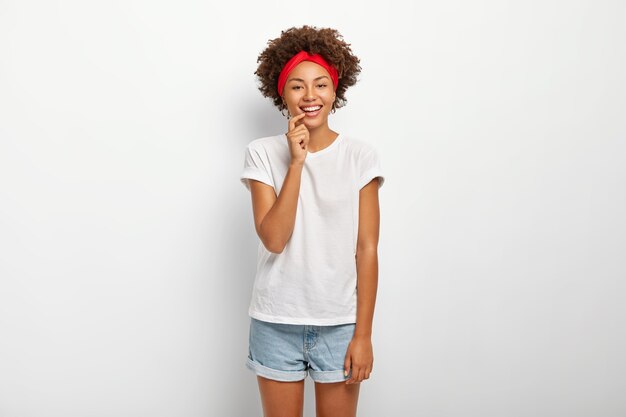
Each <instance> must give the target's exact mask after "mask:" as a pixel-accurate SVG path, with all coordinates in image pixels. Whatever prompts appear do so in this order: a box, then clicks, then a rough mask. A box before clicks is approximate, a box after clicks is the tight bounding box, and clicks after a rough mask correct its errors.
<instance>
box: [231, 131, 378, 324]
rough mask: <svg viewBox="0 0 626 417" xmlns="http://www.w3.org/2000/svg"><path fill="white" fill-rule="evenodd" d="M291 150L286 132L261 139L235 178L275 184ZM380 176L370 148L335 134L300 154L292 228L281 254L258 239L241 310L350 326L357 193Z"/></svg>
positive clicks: (260, 316) (302, 321) (261, 317)
mask: <svg viewBox="0 0 626 417" xmlns="http://www.w3.org/2000/svg"><path fill="white" fill-rule="evenodd" d="M290 161H291V155H290V152H289V144H288V143H287V136H286V134H280V135H276V136H268V137H262V138H259V139H255V140H253V141H252V142H250V143H249V144H248V146H247V147H246V150H245V161H244V169H243V173H242V174H241V178H240V179H241V182H242V183H243V184H244V185H245V186H246V188H247V189H248V190H249V189H250V185H249V184H248V181H247V179H248V178H251V179H255V180H257V181H261V182H263V183H265V184H268V185H271V186H272V187H274V190H275V192H276V195H278V194H279V193H280V190H281V187H282V185H283V181H284V179H285V176H286V175H287V170H288V167H289V163H290ZM376 177H379V178H380V180H379V187H381V186H382V184H383V182H384V180H385V178H384V176H383V174H382V170H381V165H380V159H379V156H378V152H377V151H376V149H375V148H374V147H373V146H372V145H370V144H369V143H367V142H364V141H362V140H359V139H354V138H352V137H348V136H344V135H343V134H341V133H340V134H339V136H337V138H336V139H335V140H334V141H333V142H332V143H331V144H330V145H329V146H327V147H326V148H324V149H321V150H319V151H317V152H313V153H311V152H309V153H308V154H307V155H306V159H305V162H304V167H303V168H302V176H301V180H300V195H299V196H298V205H297V210H296V218H295V224H294V229H293V233H292V235H291V237H290V239H289V241H288V242H287V244H286V246H285V248H284V250H283V251H282V253H280V254H276V253H272V252H270V251H268V250H267V249H266V248H265V246H264V245H263V243H262V242H260V241H259V248H258V262H257V272H256V277H255V280H254V287H253V291H252V299H251V301H250V307H249V310H248V314H249V315H250V317H254V318H256V319H258V320H263V321H269V322H275V323H288V324H308V325H317V326H323V325H325V326H330V325H336V324H344V323H356V306H357V304H356V299H357V289H356V287H357V271H356V259H355V256H356V245H357V235H358V226H359V190H360V189H361V188H363V186H365V185H367V184H368V183H369V182H370V181H371V180H372V179H374V178H376Z"/></svg>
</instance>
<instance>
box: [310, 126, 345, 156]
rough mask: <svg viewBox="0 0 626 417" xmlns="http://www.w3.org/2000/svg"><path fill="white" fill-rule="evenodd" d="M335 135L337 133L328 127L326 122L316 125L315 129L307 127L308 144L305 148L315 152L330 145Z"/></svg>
mask: <svg viewBox="0 0 626 417" xmlns="http://www.w3.org/2000/svg"><path fill="white" fill-rule="evenodd" d="M337 135H338V133H337V132H334V131H332V130H331V129H330V128H329V127H328V124H324V125H322V126H318V127H316V128H315V129H309V145H308V146H307V148H308V149H309V150H310V151H311V152H317V151H319V150H320V149H323V148H325V147H326V146H328V145H330V143H331V142H332V141H333V140H335V138H336V137H337Z"/></svg>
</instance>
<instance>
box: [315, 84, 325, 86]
mask: <svg viewBox="0 0 626 417" xmlns="http://www.w3.org/2000/svg"><path fill="white" fill-rule="evenodd" d="M317 86H318V87H326V84H318V85H317Z"/></svg>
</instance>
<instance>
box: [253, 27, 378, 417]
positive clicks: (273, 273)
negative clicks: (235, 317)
mask: <svg viewBox="0 0 626 417" xmlns="http://www.w3.org/2000/svg"><path fill="white" fill-rule="evenodd" d="M268 45H269V46H268V47H267V48H266V49H265V50H264V51H263V52H262V53H261V54H260V55H259V58H258V60H257V61H258V62H260V64H259V66H258V69H257V70H256V72H255V74H256V75H257V76H258V77H259V79H260V81H261V84H260V86H259V90H260V91H261V93H262V94H263V95H264V96H265V97H269V98H271V99H272V100H273V102H274V104H275V105H276V106H277V107H278V109H279V110H281V112H283V111H284V110H287V111H288V114H287V117H288V119H289V120H288V131H287V133H284V134H279V135H276V136H269V137H262V138H258V139H255V140H253V141H252V142H250V144H248V146H247V147H246V151H245V162H244V170H243V173H242V174H241V181H242V182H243V184H244V185H245V186H246V188H247V189H249V190H250V192H251V196H252V209H253V214H254V224H255V228H256V232H257V234H258V236H259V238H260V241H261V242H260V244H259V250H258V264H257V273H256V277H255V281H254V288H253V292H252V299H251V302H250V307H249V311H248V313H249V315H250V317H251V323H250V337H249V355H248V359H247V362H246V365H247V367H248V368H249V369H251V370H253V371H254V372H255V373H256V375H257V380H258V384H259V391H260V394H261V402H262V405H263V410H264V414H265V416H266V417H272V416H276V415H281V416H284V415H290V416H301V415H302V410H303V402H304V379H305V378H306V376H307V374H310V375H311V378H312V379H313V380H314V382H315V398H316V409H317V415H318V416H331V415H332V416H339V415H340V416H354V415H356V409H357V401H358V395H359V387H360V383H361V382H362V381H363V380H365V379H368V378H369V377H370V373H371V372H372V366H373V361H374V359H373V349H372V342H371V335H372V319H373V315H374V304H375V300H376V289H377V283H378V255H377V246H378V234H379V204H378V189H379V188H380V187H381V186H382V184H383V182H384V177H383V175H382V170H381V167H380V161H379V157H378V153H377V151H376V149H375V148H374V147H373V146H371V145H370V144H369V143H367V142H365V141H362V140H359V139H356V138H353V137H350V136H348V135H345V134H343V133H337V132H335V131H333V130H331V129H330V127H329V125H328V115H329V114H330V113H334V112H335V109H337V108H339V107H343V106H344V105H345V102H346V99H345V92H346V90H347V88H348V87H350V86H352V85H354V84H356V81H357V75H358V74H359V72H360V70H361V68H360V67H359V65H358V64H359V59H358V58H357V57H356V56H354V55H353V54H352V51H351V50H350V47H349V44H347V43H345V42H344V41H343V40H342V37H341V35H340V34H339V33H338V32H337V31H336V30H335V29H330V28H322V29H317V28H315V27H310V26H303V27H301V28H290V29H288V30H286V31H282V32H281V36H280V37H279V38H276V39H273V40H270V41H269V42H268ZM283 114H284V113H283ZM357 284H358V297H357Z"/></svg>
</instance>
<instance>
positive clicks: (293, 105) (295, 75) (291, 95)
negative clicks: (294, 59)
mask: <svg viewBox="0 0 626 417" xmlns="http://www.w3.org/2000/svg"><path fill="white" fill-rule="evenodd" d="M335 97H336V95H335V89H334V85H333V81H332V80H331V78H330V74H328V71H326V69H325V68H324V67H322V66H321V65H318V64H316V63H315V62H311V61H302V62H300V63H299V64H298V65H296V67H295V68H294V69H293V70H292V71H291V72H290V73H289V76H288V77H287V82H286V83H285V89H284V90H283V100H284V101H285V103H286V106H287V109H288V110H289V114H291V116H292V117H293V116H297V115H299V114H301V113H306V116H304V119H303V120H304V124H305V126H306V127H307V128H309V129H311V128H316V127H319V126H323V125H326V124H328V114H329V113H330V110H331V109H332V106H333V102H334V101H335ZM318 106H321V108H320V109H319V110H316V111H305V110H304V109H305V108H307V110H309V109H308V108H310V107H318Z"/></svg>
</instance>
